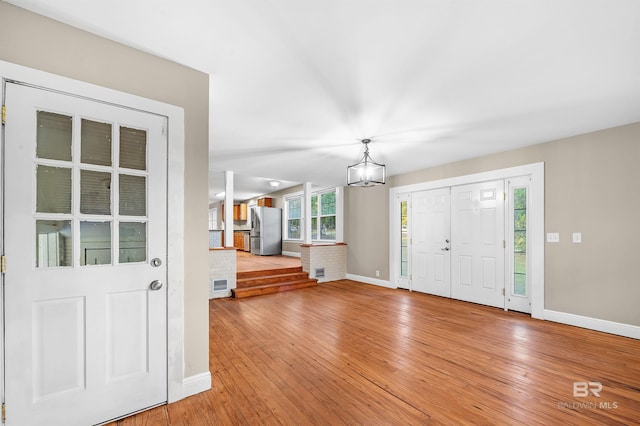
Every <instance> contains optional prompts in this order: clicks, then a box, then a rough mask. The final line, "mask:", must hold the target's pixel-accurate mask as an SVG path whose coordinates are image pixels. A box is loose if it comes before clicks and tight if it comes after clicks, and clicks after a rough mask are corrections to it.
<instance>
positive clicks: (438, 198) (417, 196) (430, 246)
mask: <svg viewBox="0 0 640 426" xmlns="http://www.w3.org/2000/svg"><path fill="white" fill-rule="evenodd" d="M411 198H412V201H411V205H412V213H411V235H412V239H413V245H412V261H411V264H412V265H413V266H412V271H413V272H412V275H413V276H412V289H413V290H416V291H421V292H424V293H429V294H435V295H438V296H444V297H449V296H450V294H451V293H450V288H451V287H450V283H449V281H450V279H449V277H450V270H451V268H450V254H449V253H450V252H449V220H450V196H449V188H445V189H436V190H431V191H421V192H416V193H413V194H412V197H411Z"/></svg>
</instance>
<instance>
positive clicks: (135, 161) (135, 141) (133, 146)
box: [120, 127, 147, 170]
mask: <svg viewBox="0 0 640 426" xmlns="http://www.w3.org/2000/svg"><path fill="white" fill-rule="evenodd" d="M120 167H126V168H128V169H136V170H147V132H146V131H144V130H138V129H131V128H128V127H120Z"/></svg>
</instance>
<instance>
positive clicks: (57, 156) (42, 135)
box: [36, 111, 73, 161]
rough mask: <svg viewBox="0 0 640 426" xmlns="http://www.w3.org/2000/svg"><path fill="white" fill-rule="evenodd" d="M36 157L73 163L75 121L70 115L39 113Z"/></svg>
mask: <svg viewBox="0 0 640 426" xmlns="http://www.w3.org/2000/svg"><path fill="white" fill-rule="evenodd" d="M37 115H38V124H37V125H38V129H37V136H36V138H37V143H36V156H37V157H38V158H47V159H49V160H62V161H71V131H72V128H73V119H72V118H71V117H69V116H68V115H62V114H56V113H53V112H47V111H38V114H37Z"/></svg>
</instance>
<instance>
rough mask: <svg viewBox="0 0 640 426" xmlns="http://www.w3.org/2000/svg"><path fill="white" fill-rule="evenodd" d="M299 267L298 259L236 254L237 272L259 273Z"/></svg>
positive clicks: (243, 253)
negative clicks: (266, 270)
mask: <svg viewBox="0 0 640 426" xmlns="http://www.w3.org/2000/svg"><path fill="white" fill-rule="evenodd" d="M295 266H301V262H300V258H299V257H292V256H256V255H252V254H251V253H247V252H244V251H238V252H236V270H237V272H245V271H261V270H265V269H278V268H291V267H295Z"/></svg>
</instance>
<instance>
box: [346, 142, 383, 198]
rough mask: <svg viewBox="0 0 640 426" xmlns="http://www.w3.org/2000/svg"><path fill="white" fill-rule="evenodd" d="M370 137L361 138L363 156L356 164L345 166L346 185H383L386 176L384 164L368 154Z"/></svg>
mask: <svg viewBox="0 0 640 426" xmlns="http://www.w3.org/2000/svg"><path fill="white" fill-rule="evenodd" d="M369 142H371V140H370V139H363V140H362V143H363V144H364V156H363V157H362V160H360V162H358V163H357V164H353V165H351V166H349V167H347V185H349V186H375V185H384V183H385V179H386V176H387V173H386V167H385V165H384V164H378V163H376V162H375V161H373V160H372V159H371V157H370V156H369Z"/></svg>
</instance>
